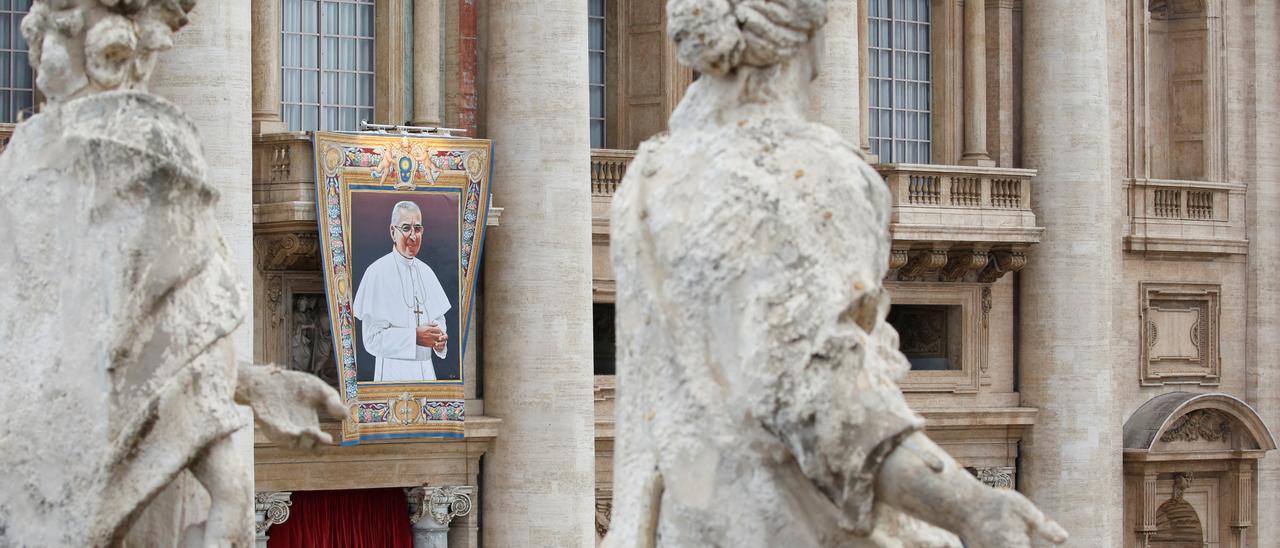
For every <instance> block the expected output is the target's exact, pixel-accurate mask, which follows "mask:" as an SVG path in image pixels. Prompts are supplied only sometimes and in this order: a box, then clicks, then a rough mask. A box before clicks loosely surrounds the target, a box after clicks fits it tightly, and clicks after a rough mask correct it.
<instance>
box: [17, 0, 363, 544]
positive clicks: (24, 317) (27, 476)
mask: <svg viewBox="0 0 1280 548" xmlns="http://www.w3.org/2000/svg"><path fill="white" fill-rule="evenodd" d="M193 5H194V0H36V1H35V3H34V5H32V7H31V10H30V13H29V14H28V15H27V16H26V18H25V19H24V20H23V22H22V33H23V36H24V37H25V38H26V40H27V42H28V44H29V45H30V55H31V61H32V66H34V67H36V70H37V74H38V78H37V86H38V87H39V89H40V90H41V91H42V93H43V95H44V97H45V99H46V101H47V102H46V103H45V104H44V105H43V108H42V110H41V112H40V113H39V114H37V115H35V116H33V117H31V118H29V119H27V120H25V121H24V122H22V123H21V124H19V125H18V126H17V129H16V131H15V133H14V135H13V137H12V140H11V141H10V143H9V146H8V147H7V149H6V150H5V151H4V153H3V155H0V173H2V174H3V178H2V179H0V234H3V235H4V238H3V241H2V242H0V273H2V276H0V278H2V279H3V280H4V283H3V284H0V303H4V314H3V315H2V316H0V348H3V349H4V352H3V355H2V357H0V374H2V375H3V378H4V382H3V383H0V402H4V405H5V408H6V410H7V413H6V418H5V420H4V421H3V422H0V493H2V494H3V496H0V545H2V546H104V545H118V544H121V543H123V542H124V539H125V537H126V535H127V534H128V530H129V527H130V525H131V524H133V523H134V522H135V521H137V519H138V516H139V515H141V514H143V513H144V512H146V511H147V510H148V509H147V506H148V503H149V502H150V501H152V500H153V499H154V498H155V497H156V495H157V493H159V492H161V490H163V489H165V488H166V486H168V485H169V484H170V483H172V482H175V481H177V479H178V478H179V477H180V476H183V475H184V474H185V472H186V471H189V472H190V476H194V478H195V479H196V480H198V482H199V484H200V485H202V486H203V488H204V490H205V491H207V492H208V499H209V509H208V515H207V519H206V520H204V522H203V523H202V524H200V525H195V526H192V527H190V528H188V529H186V530H185V532H180V534H182V535H183V539H184V540H183V541H184V542H185V543H186V544H190V545H200V546H249V545H250V544H252V542H253V510H252V505H253V485H252V482H251V481H250V478H251V477H252V468H251V466H252V463H251V462H245V461H243V460H242V458H241V455H240V454H239V453H238V451H237V450H236V449H235V448H234V447H233V445H232V443H231V439H230V435H231V433H232V432H234V431H237V430H240V429H242V428H245V427H247V426H251V425H250V424H248V422H249V421H248V419H247V413H241V412H240V408H239V406H240V405H247V406H250V407H251V408H252V410H253V412H254V415H255V416H256V418H257V420H258V424H260V425H261V427H262V428H263V430H264V431H265V433H266V434H267V435H268V436H269V437H271V438H273V439H274V440H275V441H277V442H280V443H283V444H286V445H291V446H294V447H299V446H300V447H304V448H306V447H312V446H315V445H316V444H326V443H331V442H332V440H331V439H330V437H329V436H328V435H327V434H325V433H324V432H322V431H321V430H320V428H319V422H318V413H324V414H328V415H334V416H336V417H341V416H342V415H343V414H344V409H343V407H342V405H341V403H340V401H339V399H338V396H337V393H336V392H335V391H333V390H332V389H331V388H329V387H328V386H327V385H325V384H324V383H323V382H322V381H320V380H319V379H316V378H314V377H311V376H309V375H305V374H302V373H297V372H289V371H283V370H280V369H277V368H275V367H270V366H259V365H252V364H242V363H238V362H237V360H236V358H235V356H234V353H233V350H232V342H231V338H230V335H231V333H232V332H233V331H234V330H236V329H237V327H238V326H239V325H240V324H241V323H242V322H243V320H244V314H245V310H246V298H245V293H244V290H243V288H242V287H241V285H240V281H239V280H237V279H236V276H235V275H234V273H233V271H232V269H231V265H230V263H229V257H228V251H227V248H226V245H225V244H224V242H223V240H222V237H221V235H220V233H219V230H218V224H217V221H216V219H215V218H214V205H215V203H216V201H217V198H218V193H217V191H216V190H215V189H214V188H212V187H211V186H210V185H209V184H208V183H207V182H206V181H205V173H206V165H205V161H204V157H203V154H202V152H201V144H200V140H199V138H198V136H197V134H196V128H195V127H194V126H193V124H192V122H191V121H190V120H189V119H188V118H186V117H185V116H184V115H183V113H182V112H181V111H180V110H178V108H177V107H175V106H174V105H173V104H171V103H169V102H167V101H165V100H164V99H161V98H159V97H157V96H155V95H151V94H148V93H147V92H146V83H147V79H148V77H149V75H150V73H151V71H152V68H153V66H154V63H155V59H156V54H157V52H159V51H161V50H163V49H165V48H168V47H170V46H171V45H172V38H173V33H174V32H175V31H177V30H178V29H179V28H181V27H182V26H183V25H185V24H186V22H187V17H188V14H189V12H190V10H191V9H192V8H193ZM191 70H199V69H198V67H192V69H191ZM246 161H247V160H246ZM246 184H247V181H246ZM242 417H245V418H242ZM183 477H189V476H183ZM184 481H185V480H184ZM173 510H174V509H171V508H160V509H159V511H161V512H165V511H170V512H171V511H173ZM144 544H148V545H164V544H167V543H166V542H163V541H159V540H155V539H148V540H146V541H145V542H144Z"/></svg>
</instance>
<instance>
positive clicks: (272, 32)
mask: <svg viewBox="0 0 1280 548" xmlns="http://www.w3.org/2000/svg"><path fill="white" fill-rule="evenodd" d="M203 7H204V6H201V7H200V8H203ZM200 8H197V9H200ZM284 130H285V125H284V119H283V118H282V117H281V114H280V0H253V132H254V133H256V134H263V133H278V132H281V131H284Z"/></svg>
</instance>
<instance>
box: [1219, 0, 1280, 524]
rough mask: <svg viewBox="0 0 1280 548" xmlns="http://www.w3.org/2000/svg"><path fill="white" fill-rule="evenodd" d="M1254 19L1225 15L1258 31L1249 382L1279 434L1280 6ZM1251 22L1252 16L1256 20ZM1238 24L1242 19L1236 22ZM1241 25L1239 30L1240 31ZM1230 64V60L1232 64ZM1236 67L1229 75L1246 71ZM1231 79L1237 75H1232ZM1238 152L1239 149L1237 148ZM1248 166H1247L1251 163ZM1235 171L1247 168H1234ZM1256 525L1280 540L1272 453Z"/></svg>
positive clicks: (1278, 472)
mask: <svg viewBox="0 0 1280 548" xmlns="http://www.w3.org/2000/svg"><path fill="white" fill-rule="evenodd" d="M1252 6H1253V13H1250V10H1249V9H1248V4H1246V5H1245V6H1241V8H1242V9H1238V10H1237V9H1229V10H1226V16H1227V21H1226V23H1227V25H1228V28H1229V29H1231V30H1234V29H1236V28H1240V27H1243V28H1245V29H1248V27H1250V26H1251V27H1252V29H1249V30H1251V31H1252V35H1253V40H1254V43H1253V45H1252V46H1253V47H1252V48H1251V49H1252V51H1248V52H1247V53H1245V55H1246V56H1250V57H1251V58H1252V59H1255V61H1254V66H1253V72H1254V74H1253V78H1252V82H1245V83H1243V84H1242V85H1241V86H1240V87H1241V88H1242V89H1246V90H1247V89H1248V87H1249V86H1250V84H1255V85H1256V86H1257V89H1256V91H1255V92H1253V93H1248V92H1242V95H1243V96H1244V97H1255V98H1256V99H1255V100H1256V101H1257V104H1256V108H1255V110H1254V113H1253V116H1252V120H1249V119H1248V118H1249V117H1250V112H1249V111H1248V110H1247V109H1245V110H1244V111H1243V113H1242V114H1241V115H1240V116H1239V118H1237V119H1239V123H1238V124H1234V125H1233V127H1252V128H1254V131H1255V132H1256V133H1254V135H1253V136H1252V137H1253V139H1256V140H1255V142H1254V161H1255V162H1256V164H1255V166H1254V173H1253V174H1249V175H1247V177H1248V179H1247V180H1248V182H1249V190H1248V204H1249V209H1250V211H1249V214H1248V215H1249V216H1248V224H1249V227H1250V228H1249V264H1248V272H1249V282H1250V283H1249V286H1250V287H1251V288H1252V291H1251V293H1252V294H1251V295H1250V296H1249V300H1250V307H1249V308H1250V309H1249V312H1248V325H1249V339H1250V345H1249V346H1250V349H1249V358H1250V373H1251V377H1252V378H1254V379H1256V382H1251V383H1249V384H1250V386H1249V389H1250V392H1249V395H1248V397H1249V402H1250V403H1251V404H1253V405H1254V406H1256V408H1257V410H1258V414H1259V415H1260V416H1261V417H1262V420H1263V421H1265V422H1266V423H1267V426H1269V427H1270V428H1271V429H1272V430H1273V431H1275V430H1276V429H1280V365H1277V364H1276V356H1280V337H1276V333H1280V185H1277V184H1276V181H1277V180H1280V64H1277V63H1276V60H1277V59H1280V32H1277V31H1280V3H1277V2H1255V3H1253V4H1252ZM1250 16H1252V17H1250ZM1235 18H1240V19H1243V21H1241V22H1240V23H1237V22H1236V20H1235ZM1237 25H1238V27H1237ZM1247 32H1248V31H1247V30H1246V31H1245V32H1240V33H1235V32H1231V31H1230V30H1229V31H1228V32H1227V36H1228V40H1233V41H1234V40H1237V39H1240V37H1241V36H1242V35H1244V36H1247ZM1228 62H1230V60H1228ZM1244 70H1245V69H1243V68H1238V69H1236V70H1233V71H1231V72H1230V73H1229V74H1231V73H1236V74H1239V73H1240V72H1242V71H1244ZM1229 77H1231V76H1229ZM1232 150H1236V149H1234V148H1233V149H1232ZM1246 162H1247V160H1246ZM1229 163H1230V164H1237V163H1245V162H1235V161H1232V162H1229ZM1256 489H1257V491H1258V509H1257V512H1258V519H1257V520H1256V521H1255V523H1257V527H1256V533H1254V535H1255V536H1254V539H1255V542H1257V541H1258V540H1261V541H1262V542H1261V543H1258V544H1257V545H1258V546H1266V545H1267V544H1266V542H1267V541H1266V539H1273V540H1274V539H1277V538H1280V451H1271V452H1270V453H1268V454H1267V456H1266V457H1265V458H1263V459H1262V461H1261V462H1259V463H1258V476H1257V486H1256Z"/></svg>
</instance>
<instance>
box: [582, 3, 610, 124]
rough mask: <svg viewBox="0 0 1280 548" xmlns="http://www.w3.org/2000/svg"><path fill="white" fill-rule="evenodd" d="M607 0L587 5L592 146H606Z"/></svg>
mask: <svg viewBox="0 0 1280 548" xmlns="http://www.w3.org/2000/svg"><path fill="white" fill-rule="evenodd" d="M604 2H605V0H589V3H588V5H587V58H588V63H589V64H590V72H591V74H590V90H591V148H605V145H606V144H607V139H606V138H605V121H606V114H605V104H604V103H605V100H604V98H605V72H604V70H605V66H604V63H605V54H604V47H605V46H604V39H605V37H604V30H605V11H604V10H605V5H604Z"/></svg>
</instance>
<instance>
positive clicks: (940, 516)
mask: <svg viewBox="0 0 1280 548" xmlns="http://www.w3.org/2000/svg"><path fill="white" fill-rule="evenodd" d="M876 495H877V496H878V497H879V500H881V501H882V502H884V503H886V504H888V505H890V506H893V507H895V508H898V509H899V510H902V511H904V512H906V513H908V514H911V515H913V516H915V517H916V518H918V519H921V520H924V521H926V522H929V523H931V524H933V525H936V526H938V527H941V528H943V529H946V530H948V531H951V532H953V533H955V534H957V535H958V536H960V538H962V539H964V541H965V543H966V545H967V546H973V547H996V546H999V547H1010V548H1019V547H1030V546H1031V545H1032V544H1031V542H1032V540H1033V539H1044V540H1047V541H1050V542H1053V543H1055V544H1061V543H1063V542H1066V540H1067V533H1066V531H1064V530H1063V529H1062V527H1059V526H1058V524H1057V523H1054V521H1053V520H1051V519H1049V518H1046V517H1045V516H1044V514H1042V513H1040V510H1038V509H1036V507H1035V505H1033V504H1031V502H1030V501H1028V500H1027V499H1026V498H1024V497H1023V496H1022V495H1021V494H1019V493H1018V492H1016V491H1012V490H997V489H992V488H990V487H987V486H986V485H983V484H982V483H981V482H979V481H978V480H977V479H976V478H974V477H973V476H972V475H971V474H969V473H968V472H967V471H965V470H964V468H961V467H960V465H959V464H957V463H956V462H955V460H953V459H952V458H951V456H950V455H948V454H947V453H946V452H945V451H943V450H942V449H941V448H939V447H938V446H937V444H935V443H933V440H930V439H929V438H928V436H925V435H924V434H923V433H920V432H916V433H914V434H911V435H910V436H907V437H906V438H905V439H904V440H903V441H902V443H900V444H899V445H898V446H897V447H896V448H894V449H893V450H892V451H891V452H890V453H889V456H888V457H886V458H885V461H884V463H883V464H882V465H881V466H880V473H879V475H878V476H876Z"/></svg>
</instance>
